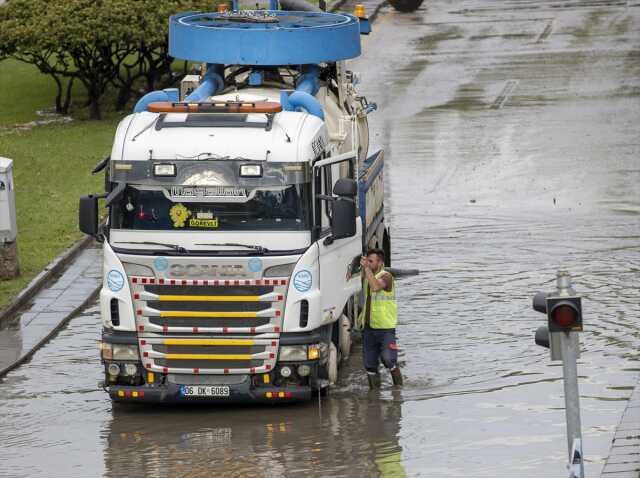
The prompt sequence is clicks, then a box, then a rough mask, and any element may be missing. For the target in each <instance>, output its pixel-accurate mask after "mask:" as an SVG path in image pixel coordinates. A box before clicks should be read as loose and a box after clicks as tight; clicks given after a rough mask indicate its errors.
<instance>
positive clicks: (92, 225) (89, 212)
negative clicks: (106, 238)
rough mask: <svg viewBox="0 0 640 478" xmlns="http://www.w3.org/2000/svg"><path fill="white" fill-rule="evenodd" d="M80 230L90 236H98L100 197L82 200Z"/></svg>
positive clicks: (79, 217) (84, 197) (85, 197)
mask: <svg viewBox="0 0 640 478" xmlns="http://www.w3.org/2000/svg"><path fill="white" fill-rule="evenodd" d="M78 219H79V223H80V230H81V231H82V232H84V233H85V234H88V235H89V236H93V237H96V236H97V235H98V197H97V196H93V195H91V194H90V195H89V196H82V197H81V198H80V209H79V214H78Z"/></svg>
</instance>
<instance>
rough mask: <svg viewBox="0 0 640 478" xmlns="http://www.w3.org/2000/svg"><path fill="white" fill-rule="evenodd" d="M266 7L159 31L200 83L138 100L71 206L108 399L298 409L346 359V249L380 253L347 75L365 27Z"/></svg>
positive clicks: (372, 175) (357, 282)
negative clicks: (91, 188)
mask: <svg viewBox="0 0 640 478" xmlns="http://www.w3.org/2000/svg"><path fill="white" fill-rule="evenodd" d="M277 7H278V6H277V5H274V7H273V8H272V9H270V10H265V11H250V10H238V9H237V8H234V9H233V10H232V11H221V12H214V13H193V12H190V13H183V14H178V15H175V16H173V17H171V19H170V36H169V45H170V54H171V55H172V56H174V57H176V58H180V59H185V60H190V61H193V62H197V63H198V64H202V65H203V67H202V70H201V72H200V74H198V75H188V76H186V77H185V78H184V79H183V80H182V82H181V84H180V88H179V89H178V88H175V89H166V90H162V91H154V92H151V93H148V94H147V95H145V96H144V97H142V98H141V99H140V101H139V102H138V103H137V104H136V106H135V109H134V112H133V113H132V114H130V115H129V116H127V117H126V118H124V119H123V120H122V121H121V123H120V124H119V126H118V128H117V130H116V133H115V140H114V143H113V147H112V151H111V154H110V156H109V157H107V158H106V159H105V160H104V161H102V162H101V163H100V164H99V165H98V166H97V167H96V169H95V170H94V172H96V173H97V172H99V171H104V173H105V192H104V193H100V194H93V195H88V196H84V197H82V198H81V199H80V208H79V220H80V229H81V230H82V231H83V232H85V233H86V234H89V235H92V236H94V237H95V238H96V239H97V240H98V241H100V242H102V247H103V249H104V284H103V287H102V289H101V291H100V313H101V317H102V325H103V330H102V340H101V344H100V349H101V357H102V362H103V364H104V376H105V378H104V382H103V384H104V388H105V390H106V391H107V392H108V393H109V395H110V397H111V399H112V400H114V401H117V402H139V403H158V402H167V403H186V402H189V403H195V402H224V403H232V402H268V403H275V402H291V401H297V400H305V399H309V398H310V397H311V396H312V394H313V393H320V394H323V393H325V392H326V391H327V390H328V388H329V387H330V386H331V385H332V384H333V383H335V381H336V379H337V375H338V367H339V364H340V361H341V360H342V359H344V358H346V357H347V356H348V355H349V352H350V347H351V329H352V326H353V323H354V317H355V315H356V314H357V309H358V296H359V294H360V291H361V279H360V276H359V260H360V256H361V254H362V251H363V248H365V247H373V246H375V247H382V248H385V249H386V250H387V252H388V251H389V248H390V236H389V233H388V229H387V228H386V226H385V222H384V186H383V164H384V158H383V154H382V152H380V151H378V152H376V153H375V154H372V155H368V145H369V132H368V127H367V114H368V113H370V112H371V111H373V110H374V109H375V105H374V104H373V103H368V102H367V100H366V98H364V97H363V96H360V95H358V93H357V92H356V89H355V85H356V80H357V75H355V74H354V73H352V72H351V71H349V70H348V68H347V64H346V60H348V59H351V58H354V57H356V56H358V55H359V54H360V48H361V47H360V34H361V33H362V32H365V33H366V32H368V31H369V28H368V24H367V22H366V19H364V18H358V17H355V16H353V15H349V14H342V13H339V14H335V13H334V14H331V13H325V12H317V11H284V10H278V9H277ZM104 206H106V210H107V212H108V214H107V217H106V220H104V221H99V211H100V208H101V207H104Z"/></svg>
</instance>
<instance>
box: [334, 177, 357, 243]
mask: <svg viewBox="0 0 640 478" xmlns="http://www.w3.org/2000/svg"><path fill="white" fill-rule="evenodd" d="M336 184H337V183H336ZM334 189H335V188H334ZM331 209H332V211H333V215H332V218H331V219H332V220H331V235H332V236H333V239H344V238H347V237H353V236H355V235H356V202H355V201H354V200H353V199H352V198H348V197H338V198H336V200H335V201H334V202H333V206H332V208H331Z"/></svg>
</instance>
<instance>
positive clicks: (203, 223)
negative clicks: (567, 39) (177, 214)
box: [189, 218, 218, 228]
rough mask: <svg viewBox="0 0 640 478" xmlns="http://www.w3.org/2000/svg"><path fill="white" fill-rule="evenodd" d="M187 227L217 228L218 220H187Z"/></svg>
mask: <svg viewBox="0 0 640 478" xmlns="http://www.w3.org/2000/svg"><path fill="white" fill-rule="evenodd" d="M189 227H212V228H215V227H218V218H215V219H189Z"/></svg>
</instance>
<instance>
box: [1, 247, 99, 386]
mask: <svg viewBox="0 0 640 478" xmlns="http://www.w3.org/2000/svg"><path fill="white" fill-rule="evenodd" d="M83 241H84V240H82V241H79V242H77V243H76V244H75V245H73V246H72V247H71V249H74V248H76V247H77V248H78V249H82V248H81V247H78V244H80V243H82V242H83ZM67 252H69V251H67ZM74 253H75V254H77V251H75V252H74ZM32 282H33V281H32ZM101 287H102V284H100V285H98V287H96V289H95V290H94V291H93V292H92V293H91V294H89V295H88V296H87V298H86V299H85V300H84V301H83V302H82V303H81V304H80V305H79V306H78V307H76V308H75V309H73V310H72V311H71V312H69V313H68V314H67V315H65V316H64V318H63V319H62V320H61V321H60V322H58V324H57V325H56V326H55V327H53V328H52V329H51V331H49V333H47V335H45V336H44V337H43V338H42V340H40V341H39V342H38V343H36V344H34V345H33V347H31V348H30V349H29V350H28V351H26V352H24V353H23V354H22V355H21V356H20V358H18V359H16V361H15V362H13V363H12V364H11V365H9V366H7V367H5V368H3V369H2V370H0V379H2V377H4V376H5V375H6V374H8V373H9V372H11V371H12V370H13V369H15V368H17V367H19V366H20V365H22V364H23V363H24V362H26V361H27V360H29V359H30V358H31V357H32V356H33V354H34V353H36V352H37V351H38V350H39V349H40V348H41V347H42V346H43V345H44V344H46V343H47V342H48V341H49V340H50V339H51V338H52V337H53V336H54V335H56V334H57V333H58V331H59V330H60V329H62V328H63V327H64V326H65V325H66V324H67V322H69V320H71V318H72V317H73V316H75V315H76V314H77V313H78V312H80V311H81V310H82V309H84V308H85V307H86V306H87V305H89V303H91V301H92V300H93V299H94V298H95V297H96V295H97V294H98V292H99V291H100V288H101Z"/></svg>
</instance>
